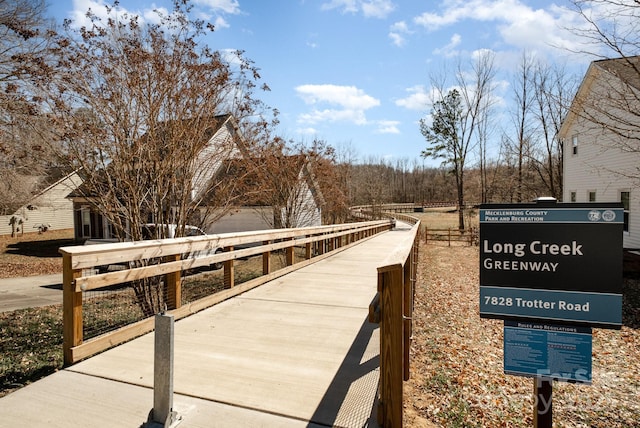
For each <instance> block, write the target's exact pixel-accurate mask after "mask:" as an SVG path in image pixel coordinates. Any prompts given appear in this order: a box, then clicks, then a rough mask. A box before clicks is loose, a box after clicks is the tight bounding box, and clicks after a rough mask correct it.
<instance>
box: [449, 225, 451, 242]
mask: <svg viewBox="0 0 640 428" xmlns="http://www.w3.org/2000/svg"><path fill="white" fill-rule="evenodd" d="M449 246H451V228H449Z"/></svg>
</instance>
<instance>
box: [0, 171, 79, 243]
mask: <svg viewBox="0 0 640 428" xmlns="http://www.w3.org/2000/svg"><path fill="white" fill-rule="evenodd" d="M55 177H56V175H53V174H50V175H49V176H48V177H47V178H48V179H51V178H54V180H55V181H54V182H53V183H51V182H50V184H49V185H48V186H46V187H45V188H43V189H41V190H40V191H38V192H37V193H36V194H34V196H33V197H32V198H31V199H30V200H29V202H27V203H26V204H24V205H23V206H22V207H20V208H19V209H18V210H16V211H15V212H14V213H12V214H9V215H2V216H0V235H10V234H18V233H19V234H22V233H31V232H38V231H40V230H42V227H43V226H44V227H46V228H47V229H49V230H63V229H72V228H73V203H72V202H71V201H70V200H69V199H67V196H68V195H69V194H71V193H72V192H73V191H74V190H76V189H77V188H78V186H80V185H81V184H82V178H81V177H80V175H79V174H78V172H77V171H74V172H72V173H70V174H67V175H64V176H62V177H60V176H59V175H58V176H57V177H58V178H57V179H55Z"/></svg>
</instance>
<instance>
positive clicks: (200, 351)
mask: <svg viewBox="0 0 640 428" xmlns="http://www.w3.org/2000/svg"><path fill="white" fill-rule="evenodd" d="M407 230H408V228H406V227H402V226H401V225H399V228H398V229H396V230H394V231H391V232H386V233H383V234H381V235H379V236H376V237H374V238H372V239H370V240H368V241H366V242H364V243H362V244H360V245H357V246H355V247H353V248H350V249H348V250H345V251H342V252H340V253H338V254H337V255H335V256H332V257H330V258H328V259H325V260H323V261H320V262H318V263H315V264H313V265H310V266H307V267H305V268H303V269H300V270H298V271H296V272H293V273H291V274H289V275H286V276H284V277H281V278H278V279H277V280H274V281H272V282H270V283H267V284H265V285H263V286H261V287H258V288H256V289H254V290H252V291H249V292H247V293H245V294H243V295H240V296H238V297H235V298H233V299H231V300H228V301H225V302H223V303H221V304H218V305H216V306H214V307H212V308H209V309H207V310H204V311H202V312H200V313H198V314H195V315H193V316H191V317H188V318H185V319H183V320H180V321H177V322H176V324H175V357H174V367H175V368H174V370H175V376H174V390H175V395H174V410H175V411H177V413H178V414H179V416H180V417H181V423H180V425H179V426H180V427H185V428H186V427H212V426H215V427H325V426H339V427H367V426H377V424H376V422H375V408H376V392H377V385H378V379H379V361H378V358H379V337H378V329H377V327H378V326H377V325H375V324H370V323H368V322H367V313H368V305H369V303H370V302H371V299H372V298H373V296H374V295H375V293H376V281H377V271H376V268H377V267H378V266H379V265H381V264H382V262H383V260H384V258H385V256H386V255H387V254H389V253H390V252H391V249H392V248H393V247H394V246H395V244H396V243H397V242H398V241H399V240H400V239H401V238H402V236H400V235H401V234H403V233H407ZM153 339H154V336H153V334H152V333H150V334H147V335H145V336H142V337H140V338H138V339H135V340H133V341H131V342H128V343H126V344H124V345H121V346H118V347H116V348H113V349H111V350H109V351H106V352H104V353H102V354H100V355H97V356H95V357H92V358H90V359H88V360H86V361H83V362H81V363H78V364H76V365H74V366H71V367H69V368H66V369H64V370H61V371H60V372H57V373H55V374H53V375H51V376H48V377H47V378H44V379H42V380H40V381H38V382H35V383H33V384H31V385H28V386H26V387H24V388H22V389H20V390H18V391H16V392H13V393H12V394H9V395H7V396H5V397H3V398H0V415H1V416H0V427H16V426H29V427H47V428H51V427H65V428H70V427H92V426H104V427H139V426H141V425H142V424H143V423H144V422H145V421H146V420H147V415H148V413H149V411H150V410H151V408H152V407H153V389H152V388H153Z"/></svg>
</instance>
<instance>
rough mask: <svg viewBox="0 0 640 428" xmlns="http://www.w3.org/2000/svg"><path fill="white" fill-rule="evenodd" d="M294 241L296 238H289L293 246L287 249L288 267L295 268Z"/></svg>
mask: <svg viewBox="0 0 640 428" xmlns="http://www.w3.org/2000/svg"><path fill="white" fill-rule="evenodd" d="M293 239H294V238H289V240H290V241H291V246H290V247H287V248H286V254H287V266H293V264H294V263H295V254H294V253H293V250H294V247H293Z"/></svg>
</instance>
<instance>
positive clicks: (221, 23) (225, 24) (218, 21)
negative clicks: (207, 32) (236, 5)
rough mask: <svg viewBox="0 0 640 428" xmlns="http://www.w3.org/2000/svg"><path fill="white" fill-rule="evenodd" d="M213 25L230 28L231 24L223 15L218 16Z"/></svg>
mask: <svg viewBox="0 0 640 428" xmlns="http://www.w3.org/2000/svg"><path fill="white" fill-rule="evenodd" d="M213 25H214V26H215V28H229V27H230V25H229V23H228V22H227V20H226V19H224V18H223V17H221V16H218V17H217V18H216V20H215V22H214V23H213Z"/></svg>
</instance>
